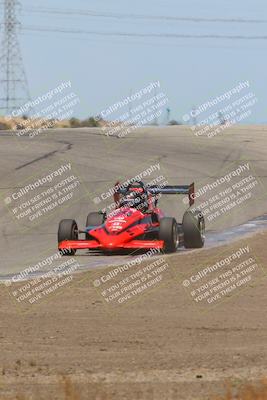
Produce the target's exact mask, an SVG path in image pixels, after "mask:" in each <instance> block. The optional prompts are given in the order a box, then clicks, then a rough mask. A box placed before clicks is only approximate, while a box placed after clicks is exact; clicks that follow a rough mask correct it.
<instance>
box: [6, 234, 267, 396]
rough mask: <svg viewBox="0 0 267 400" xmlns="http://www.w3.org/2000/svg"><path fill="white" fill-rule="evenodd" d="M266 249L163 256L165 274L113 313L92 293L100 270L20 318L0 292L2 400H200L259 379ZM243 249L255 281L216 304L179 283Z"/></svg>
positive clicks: (266, 350)
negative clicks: (252, 264)
mask: <svg viewBox="0 0 267 400" xmlns="http://www.w3.org/2000/svg"><path fill="white" fill-rule="evenodd" d="M266 240H267V233H260V234H258V235H257V236H254V237H250V238H248V239H245V240H242V241H240V242H236V243H234V244H233V245H232V246H228V247H222V248H220V249H219V250H218V249H210V250H201V251H194V252H191V253H183V254H180V255H179V256H178V257H177V256H175V255H172V256H167V257H166V260H167V266H168V275H165V276H163V279H162V281H161V282H158V283H159V284H158V285H157V284H155V285H151V288H149V290H143V291H140V293H138V295H137V296H135V298H134V301H132V299H131V300H129V301H124V302H123V303H122V304H121V305H120V306H119V307H114V304H113V303H112V304H111V303H110V302H109V303H108V302H107V301H106V300H105V298H104V296H103V294H102V295H101V287H100V288H99V287H97V288H94V287H93V285H92V282H95V280H96V277H97V279H98V278H99V277H101V276H103V275H105V276H107V273H106V272H107V271H100V272H94V273H92V272H90V273H84V274H77V275H76V276H75V278H74V280H73V282H72V284H71V286H70V287H69V288H67V289H65V290H62V292H61V293H57V294H56V295H53V296H52V297H51V296H50V297H49V298H48V301H43V302H40V304H34V305H31V307H30V308H29V309H28V310H27V312H23V310H21V308H18V307H17V305H16V304H14V298H12V295H11V291H12V290H13V289H16V285H14V287H13V285H12V288H10V287H9V288H6V287H5V286H4V285H1V289H0V312H1V330H0V341H1V356H0V357H1V368H2V370H0V393H1V398H3V399H9V398H10V399H11V398H12V399H13V398H15V395H16V394H20V395H23V396H25V398H26V399H37V398H38V399H52V398H53V399H63V398H69V399H71V398H72V399H89V398H90V399H116V400H118V399H129V400H131V399H161V400H162V399H168V400H169V399H182V400H183V399H194V400H197V399H205V400H206V399H209V398H210V399H211V398H213V397H212V396H213V394H216V393H218V392H221V390H222V388H223V387H224V383H225V380H227V379H229V378H231V379H232V382H233V383H234V385H239V383H240V382H241V381H244V380H247V379H251V380H255V381H256V380H258V379H260V377H262V376H265V375H267V369H266V356H267V347H266V336H267V320H266V318H265V316H264V310H265V308H266V302H267V290H266V289H267V283H266V279H265V277H264V272H265V269H266V267H265V264H266V263H265V260H266V256H267V246H266V245H265V243H266ZM247 246H249V248H250V256H252V257H253V258H255V259H256V260H257V265H258V268H260V272H259V271H258V272H259V275H257V276H256V278H255V279H251V280H248V281H247V282H245V283H244V284H243V285H242V287H240V288H237V290H236V291H235V290H233V291H231V292H230V291H229V292H228V293H226V294H225V296H222V298H221V299H220V301H219V302H218V303H216V304H215V303H214V302H215V300H214V302H211V303H208V302H207V301H206V302H202V301H200V303H198V302H197V301H196V300H194V297H192V295H191V292H190V287H189V288H188V287H186V286H183V284H182V282H185V281H188V280H189V281H190V277H192V276H194V277H196V276H198V275H197V274H198V272H199V271H203V269H204V268H205V267H207V266H210V265H213V266H214V265H215V264H216V262H217V261H218V260H219V259H220V260H225V259H226V258H227V257H228V258H229V254H230V255H232V254H236V252H237V251H239V250H240V249H245V248H246V247H247ZM146 265H149V263H146ZM230 265H231V266H232V264H230ZM228 267H229V265H227V266H226V267H225V268H226V269H224V271H226V270H228V269H229V268H228ZM140 268H141V267H140V265H139V266H137V267H136V271H137V270H138V269H140ZM132 271H133V268H132V269H131V273H132ZM222 271H223V269H221V267H220V272H222ZM215 273H216V274H217V275H216V276H218V273H219V272H218V271H216V272H215ZM128 274H129V272H128ZM128 276H129V275H128ZM210 277H212V278H214V275H210ZM124 278H125V276H124ZM215 278H216V277H215ZM215 278H214V279H215ZM120 281H121V276H120V277H118V276H117V277H116V279H115V280H114V281H113V284H114V285H116V284H120V283H119V282H120ZM184 285H185V284H184ZM152 286H153V287H152ZM198 287H200V286H198ZM194 288H195V287H194ZM105 290H106V289H105ZM217 292H218V291H217ZM125 293H126V292H125ZM201 293H203V292H201ZM214 293H215V291H214ZM64 376H65V377H68V378H69V379H71V382H72V383H70V382H69V381H68V380H67V381H65V384H64V383H63V381H64V379H65V378H62V377H64ZM21 398H23V397H21Z"/></svg>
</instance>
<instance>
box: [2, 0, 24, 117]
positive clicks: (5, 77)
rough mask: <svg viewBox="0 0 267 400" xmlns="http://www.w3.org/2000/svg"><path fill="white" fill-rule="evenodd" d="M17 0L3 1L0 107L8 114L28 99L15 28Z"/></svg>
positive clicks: (16, 22)
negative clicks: (1, 92)
mask: <svg viewBox="0 0 267 400" xmlns="http://www.w3.org/2000/svg"><path fill="white" fill-rule="evenodd" d="M19 7H20V3H19V2H18V1H17V0H5V1H4V23H3V25H4V35H3V39H2V49H1V56H0V73H1V77H0V86H1V89H2V90H3V95H2V97H0V109H3V110H5V112H6V113H7V114H8V113H10V112H12V111H13V110H14V109H16V108H17V107H19V106H20V105H22V104H23V103H25V102H26V101H28V100H30V94H29V88H28V82H27V78H26V74H25V70H24V66H23V60H22V56H21V52H20V46H19V41H18V37H17V30H18V27H19V26H20V23H19V21H18V20H17V10H18V8H19Z"/></svg>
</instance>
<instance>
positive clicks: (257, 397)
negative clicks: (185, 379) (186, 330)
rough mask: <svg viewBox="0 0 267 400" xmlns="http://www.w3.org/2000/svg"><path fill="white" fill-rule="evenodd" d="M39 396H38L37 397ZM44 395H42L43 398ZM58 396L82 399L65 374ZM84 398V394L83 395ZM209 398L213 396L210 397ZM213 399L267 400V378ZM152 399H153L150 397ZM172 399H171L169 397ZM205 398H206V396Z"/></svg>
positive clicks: (113, 397)
mask: <svg viewBox="0 0 267 400" xmlns="http://www.w3.org/2000/svg"><path fill="white" fill-rule="evenodd" d="M37 398H39V396H37V397H36V399H37ZM43 398H44V397H43V396H42V399H43ZM56 398H60V399H62V400H81V398H82V396H81V394H80V391H79V389H78V387H76V386H75V385H74V384H73V382H72V381H71V379H70V378H69V377H66V376H63V377H61V378H60V379H59V393H57V396H56ZM83 398H84V396H83ZM208 398H209V399H210V398H211V397H208ZM119 399H120V396H119V393H116V390H115V391H113V393H112V394H111V393H110V394H108V393H103V392H102V391H101V394H100V392H99V393H94V394H93V395H92V397H91V396H90V400H119ZM139 399H140V400H141V399H145V397H142V394H141V393H140V397H139ZM212 399H213V400H267V379H265V380H262V381H261V382H259V383H258V384H255V383H254V384H253V383H244V384H241V385H240V386H239V387H238V388H236V387H234V385H231V384H226V389H225V394H224V395H222V396H215V397H212ZM1 400H27V396H25V395H23V394H18V395H16V396H15V397H13V398H10V397H8V398H3V397H1ZM47 400H52V398H51V397H50V396H49V395H48V397H47ZM150 400H151V399H150ZM168 400H170V399H168ZM171 400H179V398H178V397H177V398H173V397H172V399H171ZM203 400H206V398H205V399H204V398H203Z"/></svg>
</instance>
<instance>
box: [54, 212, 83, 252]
mask: <svg viewBox="0 0 267 400" xmlns="http://www.w3.org/2000/svg"><path fill="white" fill-rule="evenodd" d="M57 238H58V243H60V242H63V240H78V226H77V223H76V221H75V220H74V219H63V220H62V221H60V223H59V226H58V233H57ZM59 251H60V253H61V254H62V255H64V256H73V255H74V254H75V253H76V250H75V249H64V250H59Z"/></svg>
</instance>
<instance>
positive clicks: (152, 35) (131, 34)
mask: <svg viewBox="0 0 267 400" xmlns="http://www.w3.org/2000/svg"><path fill="white" fill-rule="evenodd" d="M22 29H23V30H26V31H36V32H51V33H56V32H57V33H66V34H75V35H96V36H118V37H138V38H167V39H171V38H174V39H228V40H267V35H255V36H252V35H217V34H205V35H203V34H200V35H197V34H182V33H135V32H103V31H93V30H92V31H87V30H84V29H66V28H57V27H42V26H24V27H23V28H22Z"/></svg>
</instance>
